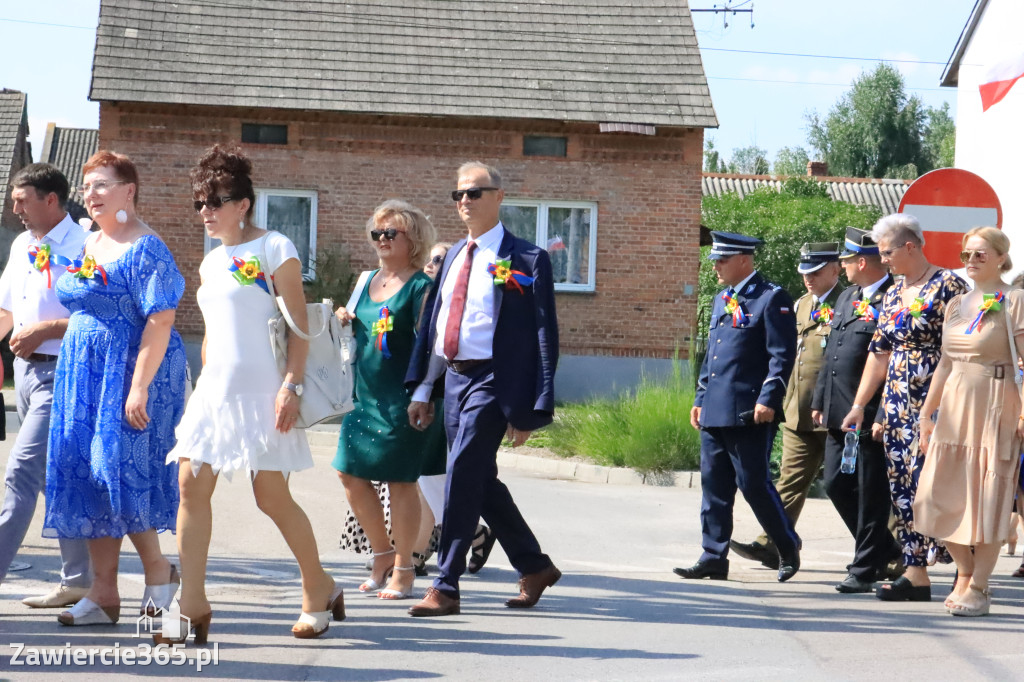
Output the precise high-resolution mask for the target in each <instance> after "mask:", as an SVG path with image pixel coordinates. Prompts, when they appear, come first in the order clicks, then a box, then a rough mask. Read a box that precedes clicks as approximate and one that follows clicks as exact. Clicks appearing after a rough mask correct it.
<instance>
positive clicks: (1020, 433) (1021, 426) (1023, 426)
mask: <svg viewBox="0 0 1024 682" xmlns="http://www.w3.org/2000/svg"><path fill="white" fill-rule="evenodd" d="M1017 437H1018V438H1020V439H1021V440H1024V417H1019V418H1018V419H1017Z"/></svg>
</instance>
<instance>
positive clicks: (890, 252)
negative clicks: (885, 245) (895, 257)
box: [878, 242, 910, 258]
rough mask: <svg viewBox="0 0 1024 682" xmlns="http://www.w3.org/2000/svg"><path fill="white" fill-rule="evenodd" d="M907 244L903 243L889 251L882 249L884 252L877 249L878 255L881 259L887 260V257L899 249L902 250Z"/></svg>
mask: <svg viewBox="0 0 1024 682" xmlns="http://www.w3.org/2000/svg"><path fill="white" fill-rule="evenodd" d="M909 243H910V242H903V243H902V244H900V245H899V246H894V247H892V248H891V249H884V250H883V249H879V250H878V255H879V256H881V257H882V258H888V257H889V256H891V255H892V254H894V253H896V252H897V251H899V250H900V249H902V248H903V247H904V246H906V245H907V244H909Z"/></svg>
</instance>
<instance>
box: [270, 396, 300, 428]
mask: <svg viewBox="0 0 1024 682" xmlns="http://www.w3.org/2000/svg"><path fill="white" fill-rule="evenodd" d="M274 412H275V413H276V414H277V423H276V424H275V425H274V426H275V427H276V428H277V430H278V431H280V432H281V433H288V432H289V431H291V430H292V427H293V426H295V421H296V420H297V419H298V418H299V396H297V395H295V393H293V392H292V391H289V390H288V389H287V388H285V387H284V386H282V387H281V388H280V389H279V390H278V391H277V400H275V401H274Z"/></svg>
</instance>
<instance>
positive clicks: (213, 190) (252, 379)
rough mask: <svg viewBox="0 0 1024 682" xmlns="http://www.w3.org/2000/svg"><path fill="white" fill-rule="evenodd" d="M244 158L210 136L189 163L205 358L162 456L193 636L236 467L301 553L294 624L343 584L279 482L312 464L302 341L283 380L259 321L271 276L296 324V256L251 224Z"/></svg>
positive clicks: (300, 307) (299, 299) (305, 626)
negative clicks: (216, 512)
mask: <svg viewBox="0 0 1024 682" xmlns="http://www.w3.org/2000/svg"><path fill="white" fill-rule="evenodd" d="M251 170H252V164H251V163H250V161H249V160H248V159H247V158H246V157H245V156H244V155H243V154H242V153H241V151H240V150H238V149H232V148H225V147H221V146H220V145H217V146H215V147H213V148H212V149H210V150H208V151H207V152H206V154H204V155H203V158H202V159H200V161H199V163H198V164H197V165H196V167H195V168H193V169H192V172H191V180H192V193H193V197H194V198H195V208H196V210H197V211H198V213H199V215H200V216H201V217H202V219H203V224H204V226H205V227H206V232H207V234H208V235H210V237H212V238H215V239H219V240H220V241H221V246H218V247H217V248H216V249H214V250H212V251H211V252H210V253H209V254H207V256H206V258H204V259H203V263H202V265H201V266H200V267H199V275H200V280H201V284H200V287H199V291H198V293H197V296H196V298H197V300H198V302H199V307H200V309H201V310H202V312H203V320H204V322H205V324H206V334H205V336H204V338H203V370H202V374H201V376H200V378H199V381H198V383H197V384H196V389H195V392H194V393H193V394H192V397H191V399H190V400H189V402H188V405H187V406H186V408H185V416H184V417H183V418H182V421H181V425H180V426H179V427H178V432H177V436H178V444H177V447H175V448H174V450H172V451H171V452H170V454H169V455H168V462H171V461H177V462H179V475H178V483H179V486H180V489H181V503H180V506H179V509H178V553H179V556H180V559H181V601H180V607H181V613H182V615H185V616H188V617H189V618H190V619H191V622H192V625H193V626H194V627H195V630H196V641H197V642H198V643H202V642H204V641H205V640H206V635H207V632H208V631H209V625H210V618H211V613H212V612H211V609H210V602H209V600H208V599H207V597H206V587H205V582H206V561H207V555H208V553H209V547H210V532H211V527H212V514H211V505H210V498H211V496H212V495H213V490H214V487H215V486H216V484H217V478H218V476H219V475H220V474H224V476H225V477H226V478H228V479H229V480H230V479H231V476H232V474H233V473H235V472H236V471H244V472H245V474H246V476H247V477H248V478H249V479H250V480H251V481H252V488H253V493H254V495H255V496H256V504H257V506H258V507H259V508H260V510H261V511H262V512H264V513H265V514H266V515H267V516H269V517H270V518H271V520H272V521H273V522H274V523H275V524H276V525H277V528H278V530H280V531H281V534H282V535H283V536H284V539H285V541H286V542H287V544H288V547H289V548H290V549H291V550H292V553H293V554H294V555H295V559H296V561H297V562H298V564H299V571H300V573H301V575H302V615H301V617H300V618H299V621H298V622H297V623H296V624H295V626H294V627H293V628H292V633H293V634H294V635H295V636H296V637H299V638H311V637H318V636H320V635H322V634H323V633H324V632H326V631H327V627H328V624H329V620H330V617H331V615H333V616H334V619H335V620H342V619H344V617H345V606H344V600H343V597H342V592H341V588H340V587H337V586H336V585H335V582H334V579H333V578H332V577H331V576H330V575H328V574H327V573H326V572H325V571H324V569H323V566H322V565H321V564H320V558H319V554H318V551H317V545H316V539H315V537H314V535H313V529H312V527H311V526H310V523H309V519H308V518H307V516H306V514H305V512H303V511H302V509H301V508H300V507H299V506H298V505H297V504H296V503H295V500H293V499H292V496H291V492H290V491H289V489H288V474H289V473H290V472H292V471H299V470H302V469H308V468H310V467H312V466H313V458H312V455H311V454H310V451H309V445H308V443H307V442H306V434H305V432H304V431H302V430H301V429H295V428H293V427H294V425H295V420H296V418H297V416H298V410H299V400H300V399H301V398H300V395H301V392H302V380H303V370H304V368H305V362H306V353H307V351H308V344H307V342H306V341H303V340H302V339H300V338H298V337H296V336H292V335H289V337H288V366H287V373H286V375H285V378H284V381H283V382H282V381H281V375H280V373H279V372H278V369H277V364H276V362H275V359H274V354H273V351H272V350H271V347H270V339H269V335H268V332H267V320H268V319H269V318H270V317H271V316H272V315H274V313H275V311H276V308H275V303H274V299H273V298H272V297H271V296H270V295H269V290H268V287H267V284H266V279H267V278H268V277H272V278H273V284H274V287H275V288H276V290H277V293H278V295H279V296H281V297H283V299H284V302H285V304H286V305H287V306H288V310H289V311H290V312H291V315H292V318H293V320H294V321H295V323H296V325H297V326H298V327H299V328H300V329H305V327H306V307H305V298H304V296H303V292H302V267H301V265H300V263H299V260H298V252H297V251H296V249H295V246H294V245H293V244H292V243H291V241H289V240H288V238H287V237H285V236H284V235H282V234H280V233H278V232H268V231H266V230H262V229H260V228H258V227H256V226H255V225H253V224H252V222H251V221H252V211H253V204H254V203H255V194H254V192H253V189H252V179H251V177H250V173H251Z"/></svg>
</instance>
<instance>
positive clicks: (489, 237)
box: [412, 222, 505, 402]
mask: <svg viewBox="0 0 1024 682" xmlns="http://www.w3.org/2000/svg"><path fill="white" fill-rule="evenodd" d="M504 237H505V228H504V226H502V224H501V222H498V224H497V225H495V226H494V227H492V228H491V229H490V230H488V231H487V232H484V233H483V234H482V235H480V237H479V238H477V239H474V240H473V241H474V242H476V249H475V250H474V251H473V263H472V265H471V266H470V271H469V288H468V290H467V292H466V307H465V308H464V309H463V312H462V324H461V325H460V326H459V352H458V353H457V354H456V356H455V357H454V358H447V360H487V359H489V358H490V357H491V356H492V355H493V350H492V349H493V347H494V328H495V326H496V325H497V321H498V311H497V310H496V309H495V299H494V276H493V275H491V274H489V273H488V272H487V266H488V265H490V264H491V263H494V262H495V261H497V259H498V249H499V248H501V241H502V239H504ZM468 239H469V238H467V242H466V244H467V245H468V244H469V241H468ZM465 261H466V247H465V246H463V248H462V250H461V251H459V253H458V254H457V255H456V256H455V259H454V260H452V264H451V266H450V267H449V268H448V272H447V273H446V275H445V278H444V281H443V282H441V291H440V296H441V307H440V309H439V310H438V312H437V326H436V327H435V337H436V338H435V339H434V352H433V353H432V354H431V357H430V365H429V367H428V369H427V376H426V377H425V378H424V380H423V383H421V384H420V385H419V387H417V388H416V390H415V391H414V392H413V397H412V399H413V400H414V401H419V402H426V401H427V400H429V397H430V393H431V391H432V389H433V385H434V382H435V381H437V378H438V377H440V376H441V372H443V371H444V367H445V360H446V358H445V357H444V332H445V327H446V325H447V324H448V311H449V309H450V308H451V305H452V294H453V292H454V291H455V282H456V280H457V279H458V278H459V271H460V270H461V269H462V264H463V263H464V262H465Z"/></svg>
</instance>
